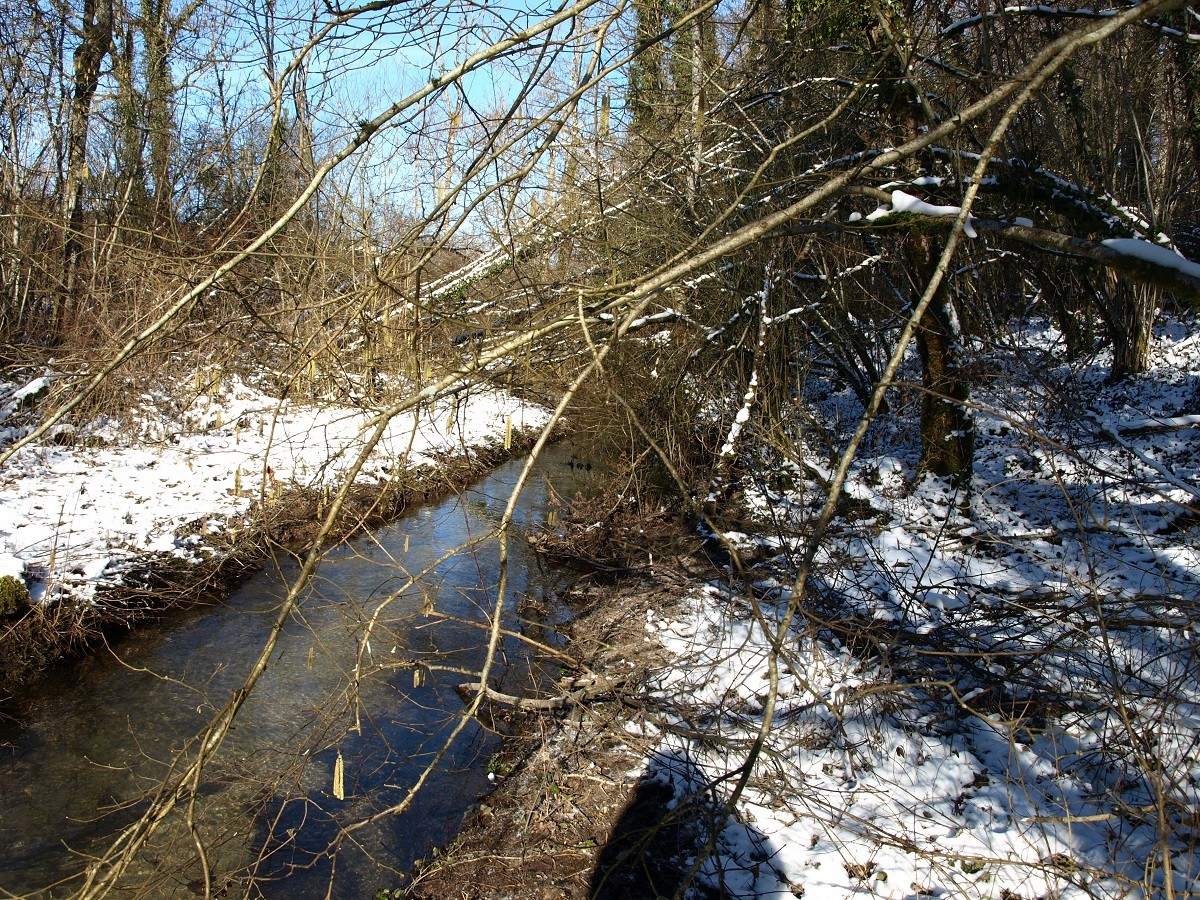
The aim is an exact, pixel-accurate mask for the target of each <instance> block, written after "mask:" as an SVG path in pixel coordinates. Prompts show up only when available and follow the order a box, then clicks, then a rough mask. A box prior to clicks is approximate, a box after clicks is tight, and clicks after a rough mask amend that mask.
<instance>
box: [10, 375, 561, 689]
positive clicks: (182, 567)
mask: <svg viewBox="0 0 1200 900" xmlns="http://www.w3.org/2000/svg"><path fill="white" fill-rule="evenodd" d="M202 380H203V386H204V390H203V391H201V392H199V393H197V392H195V391H192V392H190V393H189V392H186V391H183V390H182V389H181V388H180V385H179V383H172V384H168V385H165V386H164V387H163V389H162V390H161V391H158V392H152V393H146V394H143V395H142V396H141V397H140V398H138V402H136V403H135V404H134V405H133V406H131V408H130V412H129V414H128V415H127V416H126V417H125V418H124V419H123V420H122V421H119V422H118V421H114V420H113V419H111V418H100V419H97V420H95V421H92V422H89V423H88V424H87V425H85V426H80V427H75V426H71V427H69V428H64V429H62V430H59V431H56V432H55V434H54V436H53V438H52V439H51V440H50V441H48V442H46V443H45V444H42V445H37V446H31V447H28V448H26V449H25V450H23V451H22V452H21V453H19V454H18V455H17V456H16V457H14V459H12V460H11V461H10V462H9V463H8V465H6V467H5V469H4V470H3V472H0V486H2V488H3V493H2V494H0V576H5V578H4V580H5V582H6V585H5V586H6V588H9V589H10V590H9V593H11V594H13V599H14V602H13V604H12V606H11V607H10V608H9V609H7V610H3V611H0V612H3V613H5V614H0V704H3V703H5V702H6V700H11V699H12V698H14V697H15V696H16V695H18V694H19V693H20V691H21V690H22V688H23V687H24V686H26V685H28V684H30V683H31V682H32V681H34V680H35V679H37V678H38V677H39V675H40V673H42V672H44V671H46V670H47V669H48V668H49V667H52V666H53V665H54V663H55V662H56V661H57V660H59V659H62V658H65V657H70V656H72V655H75V654H78V653H79V652H81V651H83V650H84V649H85V648H86V647H88V646H89V645H90V644H91V643H92V642H93V641H94V640H95V639H96V638H97V637H99V636H100V635H101V634H102V633H103V632H104V630H105V629H107V628H112V627H121V626H128V625H131V624H132V623H133V622H135V621H137V620H138V619H142V618H145V617H147V616H151V615H155V614H159V613H161V612H163V611H166V610H169V609H173V608H177V607H179V606H181V605H185V604H188V603H193V602H197V601H199V600H214V599H219V598H220V597H221V596H223V595H224V594H225V593H226V592H227V591H228V590H229V589H230V587H232V586H233V585H234V584H236V582H237V581H238V580H239V579H240V578H241V577H243V576H244V575H245V574H246V573H247V572H249V571H252V570H253V569H254V568H255V567H257V566H258V565H259V564H261V562H262V561H263V560H264V559H265V558H266V556H267V554H268V553H270V552H285V553H300V552H303V550H305V549H306V548H307V547H308V546H310V545H311V542H312V540H313V538H314V536H315V533H316V528H317V525H318V524H319V522H320V520H321V519H322V518H323V517H324V515H325V510H326V508H327V506H328V504H329V502H330V498H331V496H332V495H333V494H334V493H335V492H336V490H337V489H338V487H339V486H340V484H341V483H342V480H343V479H344V477H345V475H346V473H347V472H348V470H349V469H350V467H351V466H352V465H353V464H354V462H355V459H356V456H357V453H358V450H359V449H360V448H361V447H362V446H363V443H364V441H365V440H366V437H367V435H368V434H369V429H370V426H371V424H372V415H371V412H370V410H368V409H364V408H362V407H352V406H346V405H339V404H336V403H332V402H329V403H317V402H308V403H301V402H293V401H288V400H281V399H279V398H275V397H271V396H270V395H269V394H267V393H264V392H263V391H262V390H259V389H256V388H254V387H252V386H250V385H249V384H247V383H246V382H245V381H243V380H242V379H240V378H238V377H237V376H232V375H228V374H224V375H214V374H213V373H207V374H206V375H205V378H204V379H200V378H199V376H197V378H196V379H190V381H192V382H193V383H194V384H200V383H201V381H202ZM52 382H53V379H52V378H49V377H45V376H40V377H38V378H33V379H29V380H27V381H25V382H24V383H23V384H17V383H15V382H14V383H9V384H5V385H0V407H2V410H0V411H2V412H3V416H0V421H2V422H3V423H4V424H3V426H0V431H2V432H4V434H3V437H4V438H5V439H6V440H12V439H15V437H18V436H20V434H21V433H22V426H20V425H18V426H15V427H14V425H13V424H12V423H13V422H14V420H19V419H20V418H21V417H22V415H24V416H25V418H26V419H29V418H30V417H31V416H32V415H35V414H36V406H35V407H34V409H33V410H32V412H25V411H24V407H27V406H28V405H29V404H30V402H31V400H35V399H36V398H37V397H38V396H39V395H43V394H45V393H47V392H48V391H50V390H51V388H52ZM14 385H17V386H14ZM172 388H173V389H172ZM181 396H183V397H190V398H191V399H190V400H186V399H185V400H180V399H179V398H180V397H181ZM547 420H548V412H547V411H546V410H545V409H544V408H542V407H539V406H537V405H535V404H531V403H526V402H524V401H521V400H519V399H517V398H515V397H512V396H510V395H508V394H505V393H504V392H502V391H499V390H494V389H490V388H483V387H480V388H476V389H473V390H472V391H464V392H463V393H461V394H460V395H458V396H454V397H448V398H445V399H442V400H439V401H436V402H433V403H429V404H426V405H423V406H422V407H421V408H419V409H418V410H417V411H416V412H415V413H412V414H405V415H402V416H397V417H396V418H395V419H393V420H392V421H391V422H390V423H389V424H388V427H387V429H386V430H385V432H384V434H383V437H382V439H381V440H380V441H379V445H378V446H377V447H376V449H375V450H374V452H373V453H372V454H371V455H370V457H369V458H368V459H367V461H366V464H365V465H364V466H363V467H362V469H361V471H360V472H359V473H358V476H357V478H356V480H355V484H354V486H353V488H352V490H351V494H350V496H349V498H348V501H347V503H346V505H345V508H344V509H343V511H342V513H341V516H340V518H339V522H338V524H337V527H336V529H335V532H334V536H335V538H340V537H344V536H346V535H348V534H350V533H352V532H354V531H356V530H358V529H360V528H364V527H370V526H372V525H377V524H379V523H381V522H385V521H388V520H390V519H392V518H394V517H395V516H396V515H397V514H398V513H399V512H400V511H401V510H402V509H403V508H404V507H405V506H406V505H407V504H409V503H412V502H416V501H420V500H423V499H428V498H430V497H433V496H435V495H438V494H440V493H444V492H446V491H448V490H452V489H454V488H456V487H459V486H461V485H463V484H465V483H466V482H468V481H469V480H471V479H472V478H474V477H476V476H478V475H480V474H482V473H483V472H485V471H487V470H488V469H490V468H492V467H493V466H494V465H495V464H496V463H497V462H499V461H500V460H501V459H503V458H505V457H507V456H510V455H512V454H513V453H516V452H519V451H520V450H521V449H523V448H525V447H527V446H528V442H529V439H530V438H529V436H530V435H531V434H533V433H535V432H536V429H538V428H539V427H541V426H542V425H543V424H545V422H546V421H547ZM23 427H25V428H27V427H29V426H28V425H26V426H23Z"/></svg>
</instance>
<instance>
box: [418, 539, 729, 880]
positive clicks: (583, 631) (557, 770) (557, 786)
mask: <svg viewBox="0 0 1200 900" xmlns="http://www.w3.org/2000/svg"><path fill="white" fill-rule="evenodd" d="M660 536H661V533H660ZM671 543H672V545H673V546H672V547H670V550H673V551H675V552H667V551H668V548H667V547H666V546H664V545H663V543H661V542H659V543H658V544H657V545H656V552H657V556H658V561H657V562H651V561H650V559H649V558H647V559H645V560H643V565H642V566H641V567H639V568H636V569H633V568H630V569H627V570H626V572H625V574H624V575H623V576H622V577H621V578H620V579H619V580H618V581H617V582H616V583H615V584H614V583H603V584H601V583H595V582H594V581H590V580H584V581H583V582H581V583H579V584H578V585H576V587H575V588H574V589H573V590H572V591H571V592H570V593H569V595H568V597H567V598H565V602H566V603H567V604H568V605H569V606H570V607H571V608H572V609H573V610H574V611H575V615H574V618H573V619H572V621H571V623H570V626H569V629H568V631H569V640H568V643H567V648H568V652H569V653H570V654H571V656H572V657H574V658H575V660H576V671H577V672H578V673H580V674H579V675H577V676H574V677H572V678H571V679H570V680H569V682H567V689H566V691H565V693H566V694H567V696H570V695H571V694H574V695H575V697H577V698H578V700H577V701H568V704H567V707H566V709H564V710H556V711H543V712H533V711H514V709H513V708H512V706H511V705H508V704H505V703H502V702H500V703H495V704H493V705H492V707H493V709H492V714H494V715H500V716H502V717H503V719H504V721H505V722H506V726H507V729H508V730H509V733H508V735H507V737H506V739H505V743H504V745H503V749H502V751H501V753H500V754H498V755H497V756H496V758H495V759H494V760H493V761H492V765H491V767H490V769H491V772H492V776H493V778H494V780H495V781H496V782H497V783H498V786H497V788H496V790H495V791H494V792H492V793H491V794H490V795H488V796H487V797H486V798H484V800H483V801H482V802H481V803H479V804H478V805H477V806H476V807H475V809H474V810H473V811H472V812H471V813H470V814H469V815H468V817H467V819H466V820H465V821H464V823H463V826H462V828H461V830H460V832H459V835H458V837H457V838H456V839H455V840H454V841H453V842H452V843H451V844H450V845H448V846H446V847H444V848H442V849H441V850H440V851H439V852H438V854H437V855H436V856H434V857H433V858H432V859H429V860H425V861H424V862H422V863H421V864H420V865H419V866H418V867H417V869H416V870H415V872H414V878H413V883H412V884H411V885H410V886H409V887H408V889H407V890H406V891H397V892H396V894H395V896H397V897H399V896H404V897H407V898H411V900H444V898H450V897H453V898H463V900H468V898H470V900H484V898H487V900H500V898H518V897H519V898H531V900H584V898H591V897H614V898H615V897H655V896H660V895H663V896H670V895H671V894H672V893H673V890H674V886H675V885H677V884H678V883H679V882H680V880H681V878H682V872H681V870H680V868H679V860H680V858H681V857H683V856H687V855H692V856H694V855H695V852H696V845H697V842H698V839H699V836H700V834H701V831H702V829H699V828H698V827H697V822H696V817H697V816H707V815H709V810H707V809H706V808H704V807H702V806H695V805H690V806H689V805H679V804H677V803H676V802H674V801H675V799H676V798H675V796H674V793H673V791H671V790H670V789H669V788H668V787H666V786H665V785H663V784H662V783H660V782H659V781H657V780H656V779H655V778H654V777H653V776H652V774H651V773H650V771H649V767H648V762H647V761H648V760H651V759H653V758H654V753H655V746H656V744H657V741H656V740H655V739H654V738H653V737H652V736H651V735H652V734H653V733H655V732H656V731H657V724H661V721H660V719H659V717H658V710H656V709H655V707H654V705H653V704H652V703H647V698H648V696H649V692H650V690H651V683H652V681H653V679H654V678H655V675H656V673H657V672H659V671H661V670H662V669H663V668H664V667H666V666H668V665H669V664H670V663H671V657H670V654H669V653H668V652H667V651H666V650H665V649H664V647H663V646H662V644H661V643H660V642H659V641H657V640H656V639H655V638H654V636H653V634H652V633H649V632H648V631H647V628H646V623H647V621H648V620H653V618H654V617H655V616H657V615H661V614H663V613H664V612H666V611H669V610H672V609H675V608H677V607H678V605H679V603H680V601H681V598H682V597H683V596H685V595H686V594H687V593H688V592H689V591H690V590H692V589H693V588H694V587H695V585H696V584H697V583H701V582H702V581H703V580H704V579H705V578H706V577H711V576H713V575H714V574H716V573H715V572H714V571H713V570H712V569H711V566H710V565H709V564H708V563H707V562H705V561H704V560H703V559H702V558H700V557H699V556H696V555H695V554H694V551H695V549H696V548H695V547H694V546H689V545H694V543H695V542H694V540H692V539H691V538H690V537H689V536H688V535H686V534H683V533H682V532H677V533H675V534H674V535H673V536H672V541H671ZM656 723H657V724H656ZM669 807H675V809H676V812H675V814H674V815H672V814H671V813H670V812H669V811H668V809H669Z"/></svg>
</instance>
